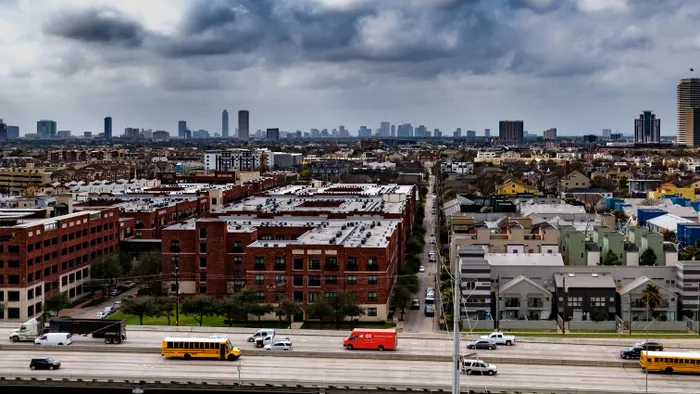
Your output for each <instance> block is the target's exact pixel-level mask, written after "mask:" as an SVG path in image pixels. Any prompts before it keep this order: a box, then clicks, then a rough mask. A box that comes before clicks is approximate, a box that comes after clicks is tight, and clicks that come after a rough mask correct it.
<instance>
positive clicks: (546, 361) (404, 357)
mask: <svg viewBox="0 0 700 394" xmlns="http://www.w3.org/2000/svg"><path fill="white" fill-rule="evenodd" d="M46 348H50V349H51V350H54V351H60V352H71V353H73V352H75V353H80V352H85V353H89V352H99V353H127V354H137V353H143V354H160V352H161V348H160V347H155V346H150V347H149V346H137V347H126V346H118V345H95V346H85V345H77V346H76V345H70V346H46V345H41V346H39V345H28V344H8V345H2V346H1V347H0V351H25V352H32V351H36V352H42V353H45V352H46ZM241 354H242V356H241V357H243V358H245V357H291V358H332V359H344V360H397V361H398V360H400V361H422V362H445V363H448V362H452V355H449V354H445V355H423V354H411V353H401V352H397V351H384V352H378V351H363V350H347V351H341V352H308V351H291V352H283V351H270V350H264V349H258V348H252V349H251V348H241ZM465 357H467V356H465ZM469 357H472V358H476V357H475V356H469ZM478 358H479V359H481V360H484V361H486V362H488V363H493V364H518V365H521V364H528V365H565V366H579V367H594V366H595V367H606V368H608V367H609V368H624V367H632V366H637V365H638V363H637V362H635V361H615V360H596V359H557V358H554V357H550V358H532V357H518V356H514V357H508V356H507V355H504V354H499V355H494V356H492V355H491V354H490V353H486V354H485V353H482V355H481V356H480V357H478Z"/></svg>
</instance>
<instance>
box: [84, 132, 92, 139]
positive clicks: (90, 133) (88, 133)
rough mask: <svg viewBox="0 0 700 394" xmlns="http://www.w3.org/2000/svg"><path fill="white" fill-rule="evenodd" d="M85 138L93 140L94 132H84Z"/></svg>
mask: <svg viewBox="0 0 700 394" xmlns="http://www.w3.org/2000/svg"><path fill="white" fill-rule="evenodd" d="M83 138H87V139H91V138H92V131H85V132H83Z"/></svg>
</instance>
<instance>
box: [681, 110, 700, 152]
mask: <svg viewBox="0 0 700 394" xmlns="http://www.w3.org/2000/svg"><path fill="white" fill-rule="evenodd" d="M685 127H686V134H685V145H686V146H688V147H692V148H700V107H696V108H686V110H685Z"/></svg>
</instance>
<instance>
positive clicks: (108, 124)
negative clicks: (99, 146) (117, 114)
mask: <svg viewBox="0 0 700 394" xmlns="http://www.w3.org/2000/svg"><path fill="white" fill-rule="evenodd" d="M104 135H105V139H106V140H107V141H111V140H112V117H111V116H108V117H106V118H105V125H104Z"/></svg>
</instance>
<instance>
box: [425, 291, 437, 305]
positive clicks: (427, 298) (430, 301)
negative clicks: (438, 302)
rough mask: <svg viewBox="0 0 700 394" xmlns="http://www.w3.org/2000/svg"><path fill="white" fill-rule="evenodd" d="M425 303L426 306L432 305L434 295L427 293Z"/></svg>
mask: <svg viewBox="0 0 700 394" xmlns="http://www.w3.org/2000/svg"><path fill="white" fill-rule="evenodd" d="M425 303H426V304H434V303H435V293H428V294H426V295H425Z"/></svg>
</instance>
